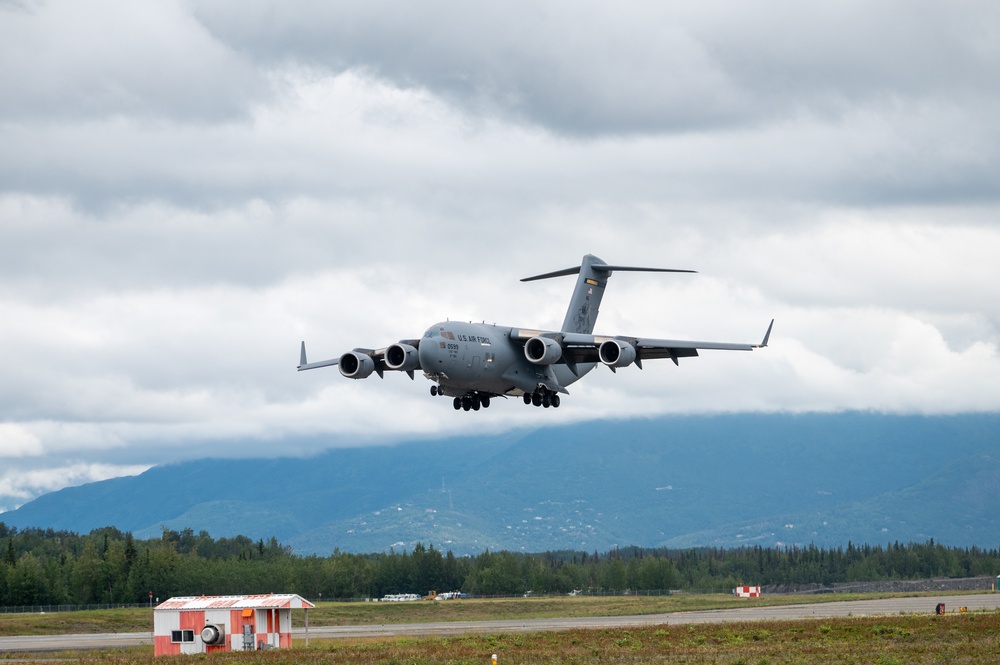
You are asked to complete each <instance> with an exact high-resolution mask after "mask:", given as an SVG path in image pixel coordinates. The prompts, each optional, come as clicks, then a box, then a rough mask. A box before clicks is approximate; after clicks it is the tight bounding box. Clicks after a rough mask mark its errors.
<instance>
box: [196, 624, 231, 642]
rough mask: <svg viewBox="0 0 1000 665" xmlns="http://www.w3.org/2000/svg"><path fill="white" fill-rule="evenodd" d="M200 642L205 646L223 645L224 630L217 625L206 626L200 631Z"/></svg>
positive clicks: (223, 627) (224, 638)
mask: <svg viewBox="0 0 1000 665" xmlns="http://www.w3.org/2000/svg"><path fill="white" fill-rule="evenodd" d="M201 641H202V642H204V643H205V644H225V642H226V628H225V626H222V625H220V624H217V623H210V624H206V625H205V627H204V628H202V629H201Z"/></svg>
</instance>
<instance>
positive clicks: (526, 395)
mask: <svg viewBox="0 0 1000 665" xmlns="http://www.w3.org/2000/svg"><path fill="white" fill-rule="evenodd" d="M521 397H522V398H523V399H524V403H525V404H531V393H524V395H522V396H521Z"/></svg>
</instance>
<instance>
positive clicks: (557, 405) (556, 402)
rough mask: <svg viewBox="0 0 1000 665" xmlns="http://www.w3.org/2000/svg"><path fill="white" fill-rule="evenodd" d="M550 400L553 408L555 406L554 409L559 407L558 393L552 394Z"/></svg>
mask: <svg viewBox="0 0 1000 665" xmlns="http://www.w3.org/2000/svg"><path fill="white" fill-rule="evenodd" d="M550 401H551V402H552V406H553V408H556V409H558V408H559V395H553V396H552V399H551V400H550Z"/></svg>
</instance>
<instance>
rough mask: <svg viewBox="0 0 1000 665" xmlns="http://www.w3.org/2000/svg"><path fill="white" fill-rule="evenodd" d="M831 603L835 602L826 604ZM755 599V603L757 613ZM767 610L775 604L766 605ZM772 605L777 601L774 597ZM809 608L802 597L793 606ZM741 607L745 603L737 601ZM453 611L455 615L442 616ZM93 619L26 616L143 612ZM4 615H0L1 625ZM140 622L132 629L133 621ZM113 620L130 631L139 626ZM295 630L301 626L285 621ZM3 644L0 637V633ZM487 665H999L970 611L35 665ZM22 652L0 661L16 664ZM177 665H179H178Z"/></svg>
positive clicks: (388, 610) (488, 606)
mask: <svg viewBox="0 0 1000 665" xmlns="http://www.w3.org/2000/svg"><path fill="white" fill-rule="evenodd" d="M837 599H838V600H839V599H843V598H842V597H839V596H838V598H837ZM766 600H767V599H761V601H762V602H761V603H760V604H764V601H766ZM774 600H779V599H774ZM783 600H787V598H786V599H783ZM803 600H804V601H813V602H815V601H816V600H817V599H816V598H814V597H805V598H804V599H803ZM737 602H738V601H735V599H732V598H731V597H728V596H711V597H701V596H699V597H692V596H677V597H673V598H668V597H664V598H628V597H625V598H573V599H569V598H567V599H557V598H552V599H547V598H539V599H534V598H533V599H508V600H490V601H487V600H478V601H472V602H470V601H458V602H455V603H398V604H397V603H384V604H383V603H323V604H321V605H320V606H319V607H318V608H317V609H316V610H312V611H310V616H309V623H310V625H311V626H313V625H332V624H338V623H339V624H341V625H343V624H346V623H352V624H366V623H390V622H391V623H408V622H422V621H440V620H448V619H449V618H454V619H456V620H459V619H460V620H477V619H503V618H506V619H511V618H531V617H548V616H596V615H601V614H604V615H607V614H643V613H651V612H664V611H677V610H679V609H685V610H692V609H705V608H707V607H727V606H732V605H734V604H736V603H737ZM741 604H742V605H745V604H746V601H745V600H744V601H741ZM453 613H458V614H453ZM73 614H80V615H93V616H91V617H90V618H79V619H77V620H76V622H75V623H74V622H71V621H69V620H68V619H60V618H59V615H44V616H42V617H37V618H38V619H40V620H41V622H42V623H43V624H50V625H51V627H47V628H46V629H45V632H46V633H50V632H53V630H52V627H55V626H60V627H62V628H64V629H65V628H67V627H68V628H69V629H68V630H62V631H56V632H86V631H85V630H83V629H81V628H80V627H82V626H88V627H92V628H93V630H94V631H112V632H130V631H132V630H140V631H141V630H148V629H149V623H148V617H149V612H148V610H145V611H142V612H139V611H137V610H116V611H113V612H80V613H73ZM11 619H20V618H19V617H16V616H12V615H0V627H4V632H6V627H7V624H8V622H9V621H10V620H11ZM142 620H144V621H145V623H143V621H142ZM116 621H125V622H133V623H135V622H138V623H140V624H141V626H139V627H135V626H134V625H130V624H127V623H115V622H116ZM296 625H301V623H300V622H299V618H296ZM8 634H9V633H8ZM492 654H497V657H498V661H497V665H527V664H538V663H554V664H557V665H559V664H566V665H589V664H591V663H594V664H596V663H628V664H630V665H642V664H645V663H699V664H701V663H705V664H715V663H720V664H723V663H724V664H728V665H735V664H747V665H749V664H753V665H769V664H778V663H845V664H855V663H856V664H859V665H860V664H869V663H870V664H875V665H892V664H897V663H898V664H900V665H903V664H909V663H918V664H922V663H1000V613H997V612H972V613H967V614H951V615H947V616H934V615H931V614H927V615H919V616H918V615H900V616H890V617H847V618H842V619H821V620H808V621H780V622H779V621H768V622H751V623H736V624H734V623H730V624H701V625H682V626H651V627H642V628H621V629H598V630H569V631H564V632H533V633H504V634H483V635H466V636H460V637H429V638H412V637H398V638H377V639H376V638H363V639H337V640H323V639H317V638H315V637H314V638H312V639H311V641H310V646H309V648H305V647H304V646H302V645H299V644H297V645H296V648H294V649H289V650H280V651H279V650H275V651H267V652H253V653H246V654H243V653H228V654H213V655H211V656H205V655H201V656H181V657H173V658H168V659H166V661H165V660H164V659H162V658H161V659H156V658H154V656H153V653H152V647H141V648H133V649H125V650H107V651H100V652H83V653H79V652H78V653H62V654H46V655H44V656H41V657H38V656H34V655H32V656H30V657H31V658H32V659H34V658H42V659H56V658H61V659H67V658H68V659H72V660H74V661H75V662H80V663H114V664H116V665H133V664H135V665H138V664H141V663H148V664H153V663H159V664H161V665H162V663H164V662H174V663H187V662H190V661H189V660H188V659H194V660H195V661H197V662H200V661H203V660H211V661H214V662H217V663H232V664H233V665H239V664H243V663H248V664H249V663H265V664H272V665H292V664H300V663H301V664H312V663H325V664H330V665H340V664H341V663H343V664H345V665H346V664H348V663H350V664H369V663H370V664H379V665H424V664H426V665H437V664H442V665H444V664H448V665H466V664H470V665H471V664H478V665H491V655H492ZM26 655H27V654H0V661H2V660H3V659H4V658H16V659H18V660H22V659H24V657H25V656H26ZM178 659H179V660H178Z"/></svg>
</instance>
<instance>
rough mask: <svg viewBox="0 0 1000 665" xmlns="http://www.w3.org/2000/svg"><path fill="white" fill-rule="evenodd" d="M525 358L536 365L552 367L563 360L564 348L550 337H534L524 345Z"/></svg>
mask: <svg viewBox="0 0 1000 665" xmlns="http://www.w3.org/2000/svg"><path fill="white" fill-rule="evenodd" d="M524 357H525V358H527V359H528V360H529V361H530V362H532V363H534V364H536V365H551V364H552V363H554V362H556V361H558V360H559V359H560V358H562V347H561V346H560V345H559V342H557V341H555V340H554V339H551V338H549V337H532V338H531V339H529V340H528V341H527V342H525V344H524Z"/></svg>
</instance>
